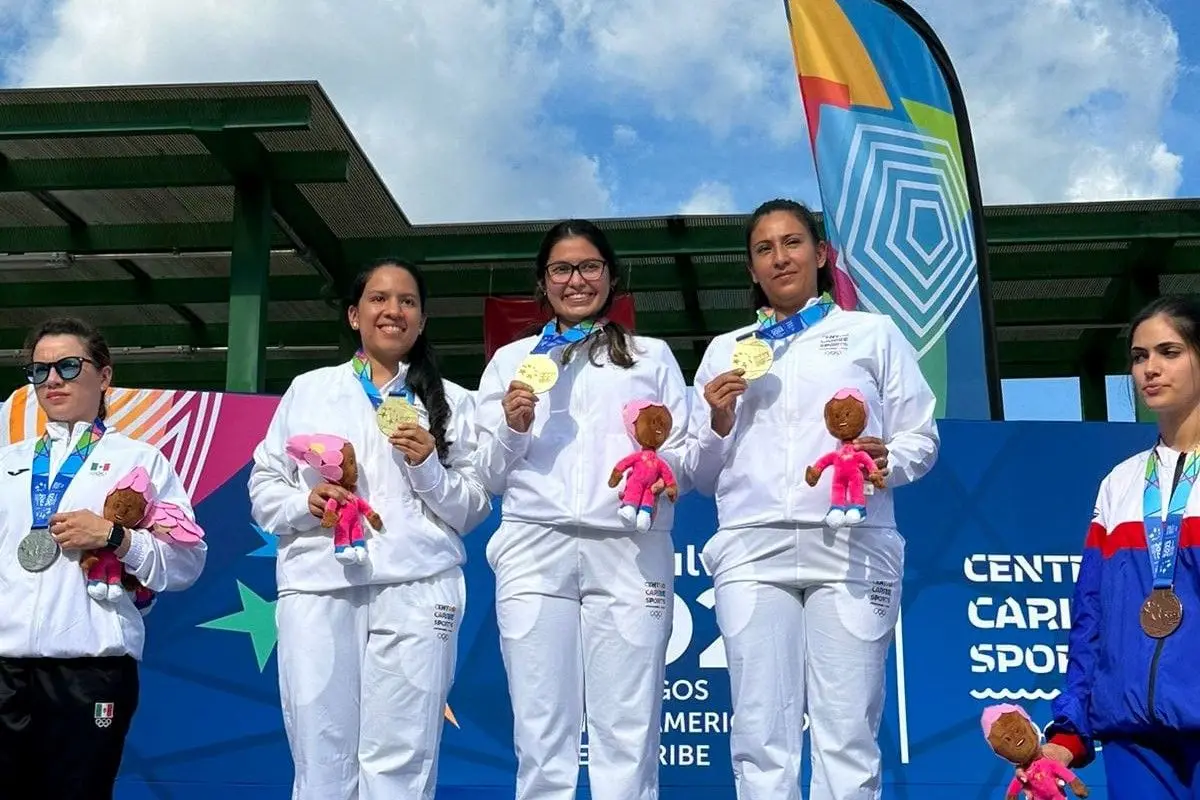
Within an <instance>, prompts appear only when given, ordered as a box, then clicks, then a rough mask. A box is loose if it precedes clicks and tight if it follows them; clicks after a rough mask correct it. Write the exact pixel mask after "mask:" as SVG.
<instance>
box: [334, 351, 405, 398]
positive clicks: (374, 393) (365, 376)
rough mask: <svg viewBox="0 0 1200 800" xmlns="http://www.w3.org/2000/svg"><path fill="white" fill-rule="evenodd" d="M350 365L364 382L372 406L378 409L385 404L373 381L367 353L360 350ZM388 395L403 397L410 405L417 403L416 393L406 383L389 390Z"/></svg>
mask: <svg viewBox="0 0 1200 800" xmlns="http://www.w3.org/2000/svg"><path fill="white" fill-rule="evenodd" d="M350 366H351V367H352V368H353V369H354V374H355V375H357V376H358V382H359V383H360V384H362V387H363V391H364V392H366V393H367V399H368V400H370V401H371V406H372V407H374V408H376V409H378V408H379V407H380V406H381V405H383V396H382V395H380V394H379V389H377V388H376V387H375V384H373V383H371V362H370V361H367V354H366V353H364V352H363V351H362V350H359V351H358V352H357V353H355V354H354V358H352V359H350ZM388 397H403V398H404V399H405V400H407V401H408V402H409V404H410V405H414V406H415V405H416V404H417V402H416V395H414V394H413V391H412V389H410V388H408V385H407V384H404V383H402V384H400V385H399V386H394V387H392V389H391V391H389V392H388Z"/></svg>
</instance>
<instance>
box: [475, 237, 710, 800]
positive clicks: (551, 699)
mask: <svg viewBox="0 0 1200 800" xmlns="http://www.w3.org/2000/svg"><path fill="white" fill-rule="evenodd" d="M619 276H620V266H619V264H618V263H617V256H616V254H615V253H614V252H613V250H612V247H611V246H610V245H609V243H608V241H607V239H606V238H605V236H604V234H603V232H602V231H600V230H599V229H598V228H597V227H596V226H595V225H593V224H592V223H590V222H587V221H585V220H568V221H566V222H561V223H559V224H557V225H555V226H554V227H553V228H551V229H550V231H549V232H548V233H547V234H546V236H545V238H544V239H543V241H542V245H541V248H540V250H539V252H538V255H537V284H536V290H537V293H538V295H539V296H540V297H541V298H542V299H543V301H544V303H545V307H546V310H547V312H548V316H550V320H549V322H548V323H547V324H546V326H545V327H544V328H542V329H541V330H540V331H539V332H538V334H537V335H534V336H528V337H525V338H523V339H520V340H518V341H516V342H513V343H512V344H509V345H506V346H504V347H502V348H500V349H499V350H498V351H497V352H496V354H495V356H494V357H493V358H492V361H491V363H490V364H489V365H488V366H487V369H486V370H485V371H484V374H483V378H482V379H481V380H480V383H479V397H478V402H479V422H478V426H477V431H478V436H479V451H478V459H479V463H480V470H481V473H482V476H483V479H484V481H485V483H486V485H487V486H488V488H489V489H490V490H491V491H492V492H493V493H495V494H497V495H503V503H504V511H503V516H502V520H501V523H500V527H499V529H498V530H497V531H496V533H495V534H494V535H493V536H492V538H491V539H490V541H489V542H488V547H487V554H488V562H489V563H490V565H491V567H492V569H493V570H494V571H495V573H496V621H497V623H498V625H499V628H500V637H501V638H500V646H501V650H502V653H503V656H504V665H505V668H506V669H507V671H508V686H509V694H510V696H511V699H512V704H513V714H514V717H515V720H514V725H515V728H514V736H515V741H516V750H517V792H516V796H517V798H518V800H543V799H544V800H550V799H551V798H553V800H568V798H572V797H574V796H575V786H576V781H577V779H578V777H579V749H580V748H579V746H580V729H581V727H582V726H583V724H584V716H585V715H584V700H585V698H586V702H587V714H586V719H587V731H588V772H589V777H590V787H591V797H592V798H593V799H594V800H653V798H657V797H658V749H659V725H660V721H661V720H660V715H661V709H662V693H663V692H662V687H663V673H664V670H665V656H666V647H667V640H668V639H669V638H670V634H671V613H672V607H673V603H674V599H673V593H672V582H673V580H674V575H675V561H674V547H673V545H672V542H671V524H672V519H673V508H672V503H671V502H670V500H671V499H673V497H674V496H675V492H678V493H679V494H682V493H683V492H684V491H685V489H684V488H683V487H673V488H674V489H675V492H673V491H671V489H672V487H664V489H665V491H664V493H663V495H662V496H661V497H660V499H659V501H658V509H657V514H655V515H653V516H650V515H648V514H647V515H646V518H645V519H643V518H642V514H641V513H638V515H637V516H638V519H637V523H636V525H635V524H634V522H633V521H632V520H630V519H628V518H626V517H623V516H622V513H621V503H620V496H619V495H618V493H617V491H616V490H615V488H612V486H613V484H611V483H610V480H611V479H612V477H611V476H612V474H613V469H614V465H616V464H617V463H618V462H620V461H621V459H623V458H625V457H626V456H627V455H629V453H630V452H631V450H634V449H636V448H637V446H638V445H637V443H635V442H634V441H633V440H632V439H631V438H630V435H629V433H628V432H627V430H626V426H625V421H624V420H623V418H622V409H623V408H624V407H625V406H626V404H629V403H631V402H634V401H649V402H650V403H653V404H656V405H661V406H663V407H665V408H666V409H667V410H668V411H669V412H670V413H671V416H672V417H673V418H674V427H673V429H671V430H670V431H669V433H668V435H667V436H666V439H665V441H664V442H663V444H662V446H661V447H660V448H659V449H658V455H659V456H660V457H661V458H662V459H664V460H665V461H666V462H667V463H668V465H669V466H670V467H671V469H672V471H673V472H674V473H675V474H676V475H680V474H681V472H680V470H679V469H678V468H679V466H680V463H681V460H682V452H683V447H684V441H685V433H686V427H687V395H686V387H685V385H684V381H683V374H682V373H681V372H680V369H679V364H678V363H677V362H676V360H675V356H674V354H672V352H671V348H670V347H668V346H667V344H666V342H664V341H662V340H661V339H654V338H650V337H646V336H634V335H633V334H631V333H629V332H628V331H627V330H625V329H624V328H623V327H622V326H621V325H620V324H618V323H616V322H613V321H612V320H609V319H607V316H608V312H609V309H610V307H611V306H612V303H613V298H614V297H615V295H616V293H617V291H618V286H619ZM529 364H540V365H541V367H540V368H539V369H538V370H536V371H534V372H535V374H534V375H532V376H527V377H525V378H524V379H519V378H517V375H518V372H519V371H521V372H524V371H525V370H523V369H522V365H529ZM529 381H532V382H533V383H532V384H531V383H530V382H529Z"/></svg>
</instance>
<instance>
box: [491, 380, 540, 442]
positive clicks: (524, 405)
mask: <svg viewBox="0 0 1200 800" xmlns="http://www.w3.org/2000/svg"><path fill="white" fill-rule="evenodd" d="M536 404H537V395H536V394H535V393H534V391H533V387H532V386H530V385H529V384H527V383H524V382H522V381H513V382H512V383H510V384H509V385H508V392H507V394H505V395H504V399H503V400H501V401H500V405H501V407H502V408H503V409H504V421H505V423H507V424H508V427H509V428H511V429H512V430H514V431H516V432H517V433H525V432H526V431H528V430H529V428H530V426H531V425H533V410H534V407H535V406H536Z"/></svg>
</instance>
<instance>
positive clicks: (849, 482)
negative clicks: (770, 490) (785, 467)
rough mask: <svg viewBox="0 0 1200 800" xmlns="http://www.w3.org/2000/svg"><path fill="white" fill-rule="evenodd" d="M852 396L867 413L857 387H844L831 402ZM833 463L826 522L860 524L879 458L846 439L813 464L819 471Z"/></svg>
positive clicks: (814, 468) (840, 524)
mask: <svg viewBox="0 0 1200 800" xmlns="http://www.w3.org/2000/svg"><path fill="white" fill-rule="evenodd" d="M851 398H853V399H854V400H857V401H858V403H859V404H860V405H861V407H862V409H863V412H864V414H865V412H866V407H867V404H866V400H865V399H864V398H863V396H862V393H861V392H859V391H858V390H857V389H842V390H841V391H839V392H838V393H837V394H835V395H834V396H833V400H831V401H830V403H833V402H837V401H845V400H848V399H851ZM855 435H856V436H857V434H855ZM830 467H832V468H833V481H832V486H831V487H830V500H829V511H828V512H827V513H826V515H825V522H826V523H827V524H828V525H829V526H831V527H834V528H840V527H841V526H842V525H857V524H859V523H860V522H862V521H863V520H864V519H865V518H866V515H867V497H866V491H865V490H866V484H867V480H866V476H868V475H870V474H871V473H873V472H875V469H876V467H875V460H874V459H873V458H871V456H869V455H868V454H867V453H865V452H863V451H862V450H859V449H858V448H857V447H855V445H854V444H852V443H851V442H850V441H843V442H842V444H841V445H840V446H839V447H838V449H836V450H833V451H831V452H828V453H826V454H825V455H823V456H821V457H820V458H818V459H817V460H816V462H814V463H813V465H812V469H813V470H815V471H816V473H817V474H818V475H820V474H821V473H823V472H824V471H825V470H826V469H829V468H830Z"/></svg>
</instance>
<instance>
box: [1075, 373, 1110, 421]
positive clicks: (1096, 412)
mask: <svg viewBox="0 0 1200 800" xmlns="http://www.w3.org/2000/svg"><path fill="white" fill-rule="evenodd" d="M1079 408H1080V411H1081V412H1082V416H1083V419H1084V421H1085V422H1106V421H1108V383H1107V381H1106V380H1105V377H1104V371H1103V370H1102V369H1094V368H1091V367H1089V365H1087V364H1084V365H1082V370H1081V372H1080V374H1079Z"/></svg>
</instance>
